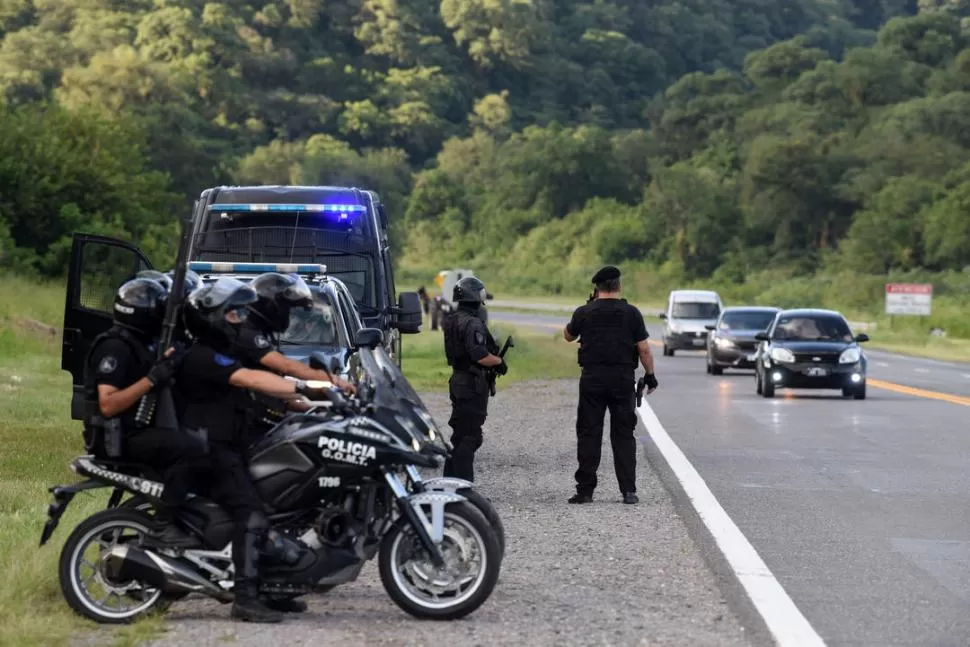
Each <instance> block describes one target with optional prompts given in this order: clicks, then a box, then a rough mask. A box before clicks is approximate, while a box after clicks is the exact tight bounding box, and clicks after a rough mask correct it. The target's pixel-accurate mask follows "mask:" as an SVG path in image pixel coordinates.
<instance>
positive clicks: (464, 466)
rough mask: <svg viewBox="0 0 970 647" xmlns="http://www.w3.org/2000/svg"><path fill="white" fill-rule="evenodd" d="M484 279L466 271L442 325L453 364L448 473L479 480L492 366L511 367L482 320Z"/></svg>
mask: <svg viewBox="0 0 970 647" xmlns="http://www.w3.org/2000/svg"><path fill="white" fill-rule="evenodd" d="M485 294H486V293H485V284H484V283H482V282H481V281H480V280H478V279H477V278H475V277H474V276H466V277H465V278H463V279H461V280H460V281H458V282H457V283H456V284H455V288H454V291H453V294H452V301H454V302H455V303H457V304H458V307H457V308H456V309H455V311H454V312H453V313H451V314H449V315H448V316H447V317H446V318H445V321H444V322H443V324H442V331H443V332H444V340H445V356H446V357H447V358H448V365H449V366H451V367H452V373H451V379H449V380H448V391H449V395H450V397H451V407H452V410H451V418H450V419H449V420H448V424H449V425H451V428H452V429H453V430H454V433H453V434H452V436H451V444H452V447H453V449H452V451H451V457H450V458H449V459H448V460H447V461H445V467H444V475H445V476H454V477H457V478H461V479H465V480H467V481H474V480H475V452H476V451H478V448H479V447H481V446H482V425H484V424H485V418H486V416H487V415H488V397H489V383H488V371H494V372H495V373H496V374H497V375H505V374H506V373H507V372H508V366H507V365H506V364H505V360H503V359H502V358H501V357H499V356H498V355H496V353H497V352H498V350H499V349H498V344H496V343H495V340H494V339H493V338H492V335H491V334H490V333H489V331H488V328H487V327H486V326H485V323H484V322H483V321H482V317H481V312H480V309H481V308H482V305H483V304H484V303H485Z"/></svg>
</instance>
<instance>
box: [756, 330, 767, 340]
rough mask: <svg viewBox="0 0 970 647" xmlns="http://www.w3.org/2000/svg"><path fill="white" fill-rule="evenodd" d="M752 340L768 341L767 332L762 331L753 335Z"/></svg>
mask: <svg viewBox="0 0 970 647" xmlns="http://www.w3.org/2000/svg"><path fill="white" fill-rule="evenodd" d="M754 338H755V339H756V340H758V341H768V331H767V330H762V331H761V332H759V333H758V334H757V335H755V336H754Z"/></svg>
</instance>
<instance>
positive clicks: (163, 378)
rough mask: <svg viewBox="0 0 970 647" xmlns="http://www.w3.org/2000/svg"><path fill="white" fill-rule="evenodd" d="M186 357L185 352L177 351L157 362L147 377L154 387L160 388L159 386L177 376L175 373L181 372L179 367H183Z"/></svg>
mask: <svg viewBox="0 0 970 647" xmlns="http://www.w3.org/2000/svg"><path fill="white" fill-rule="evenodd" d="M184 357H185V351H179V350H176V351H175V352H174V353H172V354H171V355H169V356H168V357H165V358H163V359H160V360H158V361H157V362H155V364H154V365H153V366H152V368H151V370H150V371H148V375H146V376H145V377H147V378H148V381H149V382H151V383H152V386H158V385H159V384H164V383H165V382H168V381H169V380H171V379H172V376H174V375H175V372H176V371H178V370H179V366H181V364H182V359H183V358H184Z"/></svg>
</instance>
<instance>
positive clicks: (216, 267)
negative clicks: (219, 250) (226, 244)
mask: <svg viewBox="0 0 970 647" xmlns="http://www.w3.org/2000/svg"><path fill="white" fill-rule="evenodd" d="M189 269H190V270H192V271H193V272H197V273H199V274H202V273H207V272H208V273H218V274H263V273H265V272H279V273H280V274H326V273H327V266H326V265H321V264H320V263H203V262H202V261H192V262H191V263H189Z"/></svg>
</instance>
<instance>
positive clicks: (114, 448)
mask: <svg viewBox="0 0 970 647" xmlns="http://www.w3.org/2000/svg"><path fill="white" fill-rule="evenodd" d="M167 299H168V291H167V290H166V289H165V287H164V286H163V285H162V284H161V283H159V282H158V281H155V280H152V279H148V278H136V279H133V280H131V281H128V282H126V283H124V284H123V285H122V286H121V287H120V288H119V289H118V291H117V293H116V294H115V301H114V308H113V315H114V325H113V326H112V327H111V328H110V329H109V330H108V331H107V332H106V333H104V334H103V335H100V336H99V337H97V338H96V339H95V340H94V342H93V343H92V345H91V349H90V351H89V354H88V358H87V363H86V365H85V379H84V388H85V396H86V397H85V400H86V401H87V403H88V411H87V415H86V417H85V444H86V445H87V446H88V448H89V451H94V453H95V454H96V455H100V456H101V457H103V458H119V457H120V458H124V459H126V460H129V461H134V462H138V463H145V464H148V465H150V466H152V467H155V468H156V469H158V470H159V471H160V472H161V475H162V484H163V485H164V486H165V489H164V490H163V492H162V495H161V497H160V498H161V502H162V505H161V506H159V507H158V509H157V510H156V514H155V523H156V524H157V527H156V528H155V529H154V530H153V531H151V532H150V534H149V537H148V539H149V540H150V541H152V542H157V543H161V544H166V545H175V546H181V547H192V546H195V545H197V544H198V540H196V539H195V538H194V537H192V536H191V535H188V534H187V533H185V532H183V531H182V530H181V529H180V528H178V527H177V526H176V525H175V521H176V517H177V508H178V506H179V504H181V503H182V502H183V501H184V500H185V498H186V496H187V495H188V493H189V489H190V488H191V486H192V483H193V478H192V477H193V474H196V473H199V472H201V470H202V469H204V467H205V446H204V445H203V444H202V443H200V442H199V441H198V440H197V439H195V438H193V437H192V436H190V435H188V434H185V433H182V432H177V431H173V430H171V429H161V428H155V427H151V426H148V425H147V424H143V423H139V422H138V421H137V420H136V413H137V409H138V404H139V402H140V400H141V398H142V396H144V395H145V394H147V393H148V392H149V391H151V390H152V389H154V388H156V387H158V386H160V385H163V384H165V383H167V382H168V381H169V380H170V379H171V377H172V376H173V375H174V373H175V371H176V369H177V368H178V364H179V361H180V359H181V356H180V355H179V354H177V353H176V354H171V353H170V354H169V355H168V356H167V357H166V358H164V359H162V360H160V361H155V348H156V346H155V344H156V337H157V336H158V334H159V333H160V332H161V329H162V321H163V319H164V316H165V307H166V303H167ZM172 350H173V349H172ZM119 445H120V446H119Z"/></svg>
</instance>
